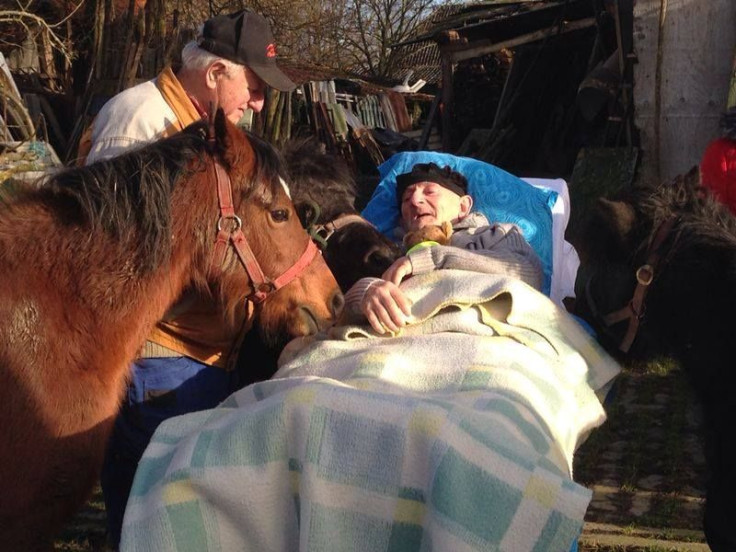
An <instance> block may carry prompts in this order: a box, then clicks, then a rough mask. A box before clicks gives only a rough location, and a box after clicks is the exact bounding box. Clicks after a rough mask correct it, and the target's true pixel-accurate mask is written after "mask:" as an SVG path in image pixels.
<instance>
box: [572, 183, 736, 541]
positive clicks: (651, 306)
mask: <svg viewBox="0 0 736 552" xmlns="http://www.w3.org/2000/svg"><path fill="white" fill-rule="evenodd" d="M588 220H589V222H588V224H587V227H586V229H585V230H584V232H583V233H582V234H581V235H583V236H585V240H584V243H581V244H578V251H579V253H580V257H581V268H580V271H579V273H578V280H577V289H576V295H577V305H576V309H577V311H578V313H579V314H580V315H581V316H582V317H583V318H585V319H586V320H588V321H589V322H590V323H591V324H592V325H593V327H594V328H595V330H596V331H597V333H598V334H599V336H601V340H602V342H603V343H604V344H606V345H607V346H608V348H609V349H611V350H614V351H615V350H616V349H623V350H627V351H626V352H627V354H628V355H629V356H630V357H635V358H645V359H646V358H652V357H655V356H659V355H667V356H671V357H673V358H674V359H676V360H677V361H679V363H680V365H681V366H682V367H683V369H684V371H685V372H686V373H687V375H688V376H689V378H690V380H691V381H692V384H693V386H694V388H695V390H696V393H697V395H698V397H699V398H700V401H701V402H702V405H703V411H704V416H705V424H704V426H705V431H706V436H705V437H706V439H705V443H706V458H707V461H708V469H709V481H708V484H707V494H706V511H705V523H704V529H705V533H706V536H707V539H708V543H709V545H710V547H711V549H712V550H714V551H721V550H736V532H734V531H733V523H734V521H736V501H735V500H734V496H736V445H735V440H734V434H733V432H734V428H735V427H736V392H734V387H733V384H734V381H735V380H736V378H735V377H734V368H733V351H732V349H731V345H732V340H733V339H734V336H733V328H734V323H733V317H734V313H736V218H734V217H733V216H732V215H731V213H730V212H729V211H728V209H727V208H726V207H725V206H723V205H722V204H721V203H718V202H717V201H715V200H714V199H713V198H712V197H711V196H710V195H709V194H708V193H707V192H706V191H705V190H703V189H702V188H701V187H700V186H699V185H698V172H697V169H695V170H693V171H691V172H690V173H688V174H687V175H685V176H682V177H678V178H677V179H675V181H674V182H672V183H670V184H668V185H665V186H661V187H658V188H648V187H643V188H636V189H633V190H632V191H631V192H630V193H629V194H627V195H625V196H623V197H620V198H618V199H616V200H607V199H601V200H599V203H598V204H597V205H596V206H595V207H594V209H593V211H592V213H591V215H590V217H589V219H588ZM626 334H628V337H627V336H626ZM620 352H621V351H620V350H619V353H620Z"/></svg>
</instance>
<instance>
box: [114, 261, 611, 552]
mask: <svg viewBox="0 0 736 552" xmlns="http://www.w3.org/2000/svg"><path fill="white" fill-rule="evenodd" d="M402 287H403V288H404V289H405V291H406V293H407V295H408V296H409V297H410V298H411V299H412V300H413V301H414V305H413V313H414V316H415V319H416V324H414V325H412V326H410V327H408V328H407V329H406V330H405V331H404V332H402V335H400V336H398V337H392V338H387V337H376V336H374V335H373V334H372V332H370V331H369V330H368V329H367V327H356V326H349V327H346V326H342V327H337V328H335V329H333V331H332V332H330V335H322V336H318V337H317V338H312V339H303V340H299V341H295V342H292V343H291V344H290V345H289V347H288V348H287V350H286V351H285V352H284V355H282V361H283V362H284V363H283V365H282V366H281V368H280V370H279V372H278V373H277V375H276V378H275V379H273V380H270V381H267V382H263V383H259V384H255V385H252V386H249V387H247V388H246V389H243V390H241V391H239V392H238V393H235V394H234V395H232V396H231V397H230V398H229V399H228V400H227V401H226V402H225V403H223V404H222V405H221V406H220V407H218V408H217V409H214V410H210V411H205V412H200V413H196V414H191V415H187V416H182V417H178V418H173V419H171V420H169V421H167V422H165V423H164V424H162V425H161V427H160V428H159V429H158V431H157V432H156V434H155V435H154V439H153V441H152V443H151V445H150V446H149V447H148V449H147V450H146V453H145V455H144V457H143V459H142V461H141V463H140V466H139V468H138V472H137V474H136V479H135V483H134V486H133V491H132V494H131V498H130V500H129V503H128V509H127V511H126V516H125V522H124V527H123V539H122V545H121V549H122V550H131V551H152V552H153V551H156V552H163V551H167V550H178V551H182V550H192V551H195V550H196V551H197V552H201V551H208V550H211V551H214V550H223V551H224V550H228V551H229V550H232V551H235V550H237V551H241V550H254V551H259V552H262V551H268V550H274V551H276V550H283V551H287V550H289V551H290V550H313V551H315V552H316V551H319V552H324V551H330V550H346V551H348V550H349V551H361V550H365V551H371V552H375V551H392V550H402V551H404V550H417V551H419V550H448V551H449V550H452V551H458V552H461V551H465V550H509V551H523V550H551V551H564V550H569V549H570V546H571V544H572V543H573V542H574V541H575V539H576V537H577V535H578V534H579V532H580V529H581V527H582V523H583V517H584V514H585V510H586V508H587V505H588V502H589V500H590V496H591V493H590V492H589V491H588V490H587V489H585V488H584V487H582V486H580V485H578V484H576V483H575V482H574V481H573V479H572V456H573V453H574V451H575V449H576V447H577V446H578V445H579V444H580V442H581V440H582V439H583V438H584V437H585V436H586V435H587V434H588V432H589V431H590V430H592V429H593V428H595V427H596V426H598V425H600V424H601V423H602V422H603V421H604V419H605V414H604V411H603V408H602V406H601V403H600V401H599V398H598V396H596V391H598V392H599V394H602V393H603V392H604V391H605V389H607V387H608V386H609V385H610V383H611V381H612V380H613V378H614V377H615V376H616V374H617V373H618V371H619V368H618V365H617V364H616V363H615V362H614V361H613V360H612V359H611V358H610V357H608V356H607V355H606V354H605V353H603V352H602V351H601V350H600V349H599V347H598V346H597V345H596V344H595V342H594V341H593V340H592V339H591V338H590V337H589V336H588V335H587V334H586V333H585V332H584V331H583V330H582V329H581V328H580V327H579V326H578V325H577V323H576V322H575V321H574V320H572V319H571V318H569V317H568V315H567V314H566V313H564V312H563V311H562V310H561V309H559V308H558V307H556V306H555V305H554V304H553V303H552V302H551V301H550V300H549V299H547V298H546V297H545V296H543V295H542V294H540V293H538V292H536V291H534V290H533V289H532V288H530V287H528V286H526V285H525V284H523V283H521V282H518V281H515V280H511V279H507V278H504V277H498V276H492V275H487V274H473V273H468V272H459V271H450V270H447V271H436V272H433V273H430V274H427V275H422V276H417V277H414V278H411V279H410V280H408V281H407V282H406V283H404V284H402Z"/></svg>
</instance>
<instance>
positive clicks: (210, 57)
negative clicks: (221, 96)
mask: <svg viewBox="0 0 736 552" xmlns="http://www.w3.org/2000/svg"><path fill="white" fill-rule="evenodd" d="M216 61H220V62H222V63H223V65H225V71H226V72H227V74H228V75H232V74H233V72H234V71H236V70H238V69H239V68H242V67H243V66H242V65H238V64H237V63H233V62H232V61H230V60H229V59H225V58H221V57H220V56H216V55H215V54H213V53H211V52H208V51H207V50H205V49H204V48H200V47H199V45H198V44H197V41H196V40H192V41H190V42H188V43H187V44H186V46H184V48H183V49H182V51H181V65H182V68H184V69H187V70H192V71H203V70H205V69H207V68H208V67H209V66H210V65H212V64H213V63H214V62H216Z"/></svg>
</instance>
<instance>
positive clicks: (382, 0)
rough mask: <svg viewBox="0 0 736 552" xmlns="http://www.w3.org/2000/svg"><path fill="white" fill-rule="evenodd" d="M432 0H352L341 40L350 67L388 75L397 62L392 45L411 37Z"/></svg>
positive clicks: (355, 69)
mask: <svg viewBox="0 0 736 552" xmlns="http://www.w3.org/2000/svg"><path fill="white" fill-rule="evenodd" d="M434 4H435V0H351V1H350V3H349V4H348V13H347V17H346V19H345V25H344V29H345V34H344V37H343V43H344V47H345V50H346V51H347V53H348V55H349V56H350V60H349V63H350V66H351V67H350V68H351V69H352V70H353V71H355V72H357V73H360V74H364V75H367V76H370V77H378V78H381V77H384V78H385V77H389V76H391V75H392V74H393V73H394V70H395V68H396V65H397V57H396V54H395V53H394V52H393V51H392V50H391V46H392V45H393V44H396V43H398V42H402V41H404V40H407V39H408V38H410V37H411V35H412V33H413V32H414V31H415V30H416V28H417V26H418V25H419V24H420V23H421V22H422V20H424V19H425V18H426V17H427V16H428V15H429V13H430V11H431V10H432V8H433V7H434Z"/></svg>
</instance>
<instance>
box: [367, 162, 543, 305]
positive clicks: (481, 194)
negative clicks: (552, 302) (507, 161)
mask: <svg viewBox="0 0 736 552" xmlns="http://www.w3.org/2000/svg"><path fill="white" fill-rule="evenodd" d="M430 162H433V163H436V164H437V165H439V166H440V167H444V166H447V167H450V168H451V169H453V170H455V171H457V172H460V173H462V174H463V175H465V178H467V179H468V193H469V194H470V195H471V196H473V209H474V210H476V211H480V212H481V213H483V214H484V215H485V216H486V217H487V218H488V220H489V221H491V222H510V223H513V224H516V225H518V226H519V228H520V229H521V232H522V234H524V237H525V238H526V240H527V241H528V242H529V244H530V245H531V246H532V247H533V248H534V251H536V252H537V255H539V258H540V259H541V261H542V268H543V270H544V282H543V288H542V291H544V293H546V294H547V295H549V291H550V283H551V281H552V207H553V206H554V204H555V201H557V192H555V191H553V190H548V189H544V188H536V187H534V186H532V185H531V184H529V183H527V182H524V181H523V180H522V179H520V178H518V177H516V176H514V175H512V174H510V173H507V172H506V171H504V170H502V169H499V168H498V167H495V166H494V165H490V164H488V163H484V162H483V161H478V160H477V159H472V158H469V157H458V156H456V155H451V154H449V153H438V152H433V151H412V152H401V153H397V154H395V155H393V156H391V157H390V158H389V159H388V160H387V161H386V162H384V163H382V164H381V166H379V167H378V171H379V173H380V175H381V181H380V182H379V184H378V186H377V187H376V189H375V191H374V192H373V196H372V197H371V199H370V201H369V202H368V204H367V205H366V207H365V209H364V210H363V213H362V214H363V216H364V217H365V218H366V219H368V220H369V221H371V222H372V223H373V224H375V225H376V227H377V228H378V229H379V230H380V231H381V232H383V233H384V234H386V235H387V236H389V237H391V238H395V236H394V230H395V228H396V227H397V226H398V225H399V204H398V200H397V199H396V176H397V175H399V174H403V173H405V172H409V171H410V170H411V168H412V167H413V166H414V165H415V164H416V163H430Z"/></svg>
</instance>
